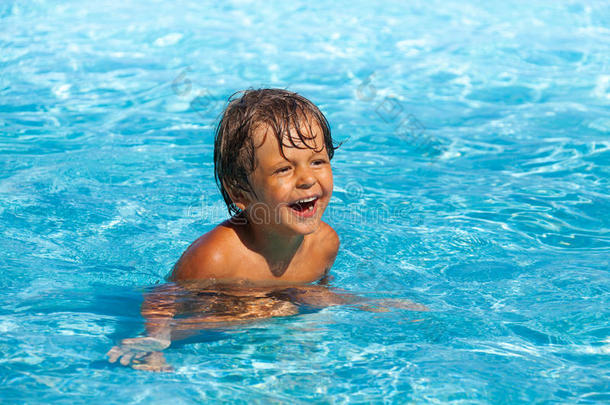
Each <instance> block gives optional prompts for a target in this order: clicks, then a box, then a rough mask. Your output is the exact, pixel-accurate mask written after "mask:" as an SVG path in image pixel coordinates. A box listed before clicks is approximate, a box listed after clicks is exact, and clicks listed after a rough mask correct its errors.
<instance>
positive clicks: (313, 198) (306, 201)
mask: <svg viewBox="0 0 610 405" xmlns="http://www.w3.org/2000/svg"><path fill="white" fill-rule="evenodd" d="M315 199H316V197H310V198H305V199H303V200H299V201H297V203H298V204H305V203H308V202H311V201H313V200H315Z"/></svg>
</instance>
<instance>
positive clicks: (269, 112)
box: [214, 89, 336, 215]
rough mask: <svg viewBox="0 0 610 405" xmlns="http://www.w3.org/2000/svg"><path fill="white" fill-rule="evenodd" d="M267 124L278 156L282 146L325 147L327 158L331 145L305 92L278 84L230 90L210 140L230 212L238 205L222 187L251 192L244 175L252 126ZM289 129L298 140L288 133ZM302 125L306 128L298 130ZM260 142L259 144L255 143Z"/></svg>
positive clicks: (251, 162)
mask: <svg viewBox="0 0 610 405" xmlns="http://www.w3.org/2000/svg"><path fill="white" fill-rule="evenodd" d="M313 125H319V127H320V128H321V129H322V134H323V137H324V145H316V144H315V141H314V139H315V136H314V133H313V131H312V127H313ZM261 126H267V127H268V128H269V129H270V132H272V133H273V135H275V137H276V138H277V140H278V144H279V145H280V153H281V155H282V156H284V157H285V155H284V149H283V148H285V147H289V148H299V149H305V148H309V149H312V150H315V151H316V152H319V151H321V150H322V149H323V148H324V147H326V152H327V153H328V158H329V159H332V157H333V155H334V152H335V149H336V146H335V145H334V143H333V139H332V137H331V134H330V126H329V124H328V121H327V120H326V117H325V116H324V114H322V112H321V111H320V110H319V109H318V107H316V106H315V105H314V104H313V103H312V102H311V101H309V100H307V99H306V98H305V97H303V96H300V95H298V94H297V93H293V92H291V91H287V90H282V89H258V90H244V91H240V92H237V93H235V94H233V95H232V96H231V97H230V98H229V103H228V105H227V107H226V108H225V110H224V112H223V114H222V117H221V119H220V122H219V123H218V127H217V128H216V135H215V139H214V175H215V177H216V183H217V184H218V188H219V189H220V192H221V194H222V198H224V200H225V203H226V204H227V208H228V210H229V213H230V214H231V215H233V214H236V213H238V212H239V211H240V210H239V208H237V206H236V205H235V204H234V203H233V201H232V200H231V197H230V196H229V193H228V192H227V189H226V187H229V188H231V189H238V190H242V191H244V192H251V193H253V192H254V190H252V186H251V185H250V181H249V180H248V176H249V175H250V174H251V173H252V172H253V171H254V169H255V168H256V147H257V145H255V144H254V140H253V134H254V131H255V130H256V129H257V128H259V127H261ZM291 128H294V130H295V132H296V134H297V136H298V138H299V140H300V142H298V141H297V142H295V141H296V139H293V137H292V136H290V129H291ZM304 128H306V129H307V131H306V132H307V133H304V132H303V129H304ZM258 146H260V145H258Z"/></svg>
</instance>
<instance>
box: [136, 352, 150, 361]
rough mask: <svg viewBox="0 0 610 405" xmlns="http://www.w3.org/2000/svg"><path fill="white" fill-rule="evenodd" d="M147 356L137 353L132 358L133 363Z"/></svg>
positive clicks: (143, 353)
mask: <svg viewBox="0 0 610 405" xmlns="http://www.w3.org/2000/svg"><path fill="white" fill-rule="evenodd" d="M147 354H148V352H138V353H136V354H135V355H134V356H133V359H134V361H135V360H137V359H141V358H142V357H144V356H146V355H147Z"/></svg>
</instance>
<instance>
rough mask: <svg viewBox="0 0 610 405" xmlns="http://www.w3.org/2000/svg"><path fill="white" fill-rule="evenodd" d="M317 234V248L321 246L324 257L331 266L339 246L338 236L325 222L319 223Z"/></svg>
mask: <svg viewBox="0 0 610 405" xmlns="http://www.w3.org/2000/svg"><path fill="white" fill-rule="evenodd" d="M317 233H318V240H317V244H318V245H319V246H322V248H323V251H324V252H325V253H326V257H327V258H328V260H329V262H330V264H331V265H332V263H333V262H334V261H335V258H336V257H337V252H338V251H339V246H340V245H341V241H340V240H339V235H337V232H336V231H335V230H334V229H333V228H332V227H331V226H330V225H328V224H327V223H326V222H321V224H320V228H319V229H318V232H317Z"/></svg>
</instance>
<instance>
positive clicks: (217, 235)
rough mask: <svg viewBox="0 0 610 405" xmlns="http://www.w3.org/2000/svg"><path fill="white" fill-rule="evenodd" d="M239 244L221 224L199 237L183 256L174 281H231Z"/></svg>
mask: <svg viewBox="0 0 610 405" xmlns="http://www.w3.org/2000/svg"><path fill="white" fill-rule="evenodd" d="M240 243H241V242H240V241H239V238H238V236H237V235H236V233H235V231H234V230H233V229H232V228H231V227H227V226H225V224H220V225H218V226H217V227H215V228H214V229H212V230H211V231H210V232H208V233H206V234H205V235H202V236H201V237H199V238H198V239H197V240H196V241H195V242H193V243H192V244H191V245H190V246H189V247H188V248H187V249H186V250H185V251H184V253H183V254H182V256H181V257H180V259H179V260H178V262H177V263H176V265H175V266H174V269H173V271H172V274H171V275H170V277H169V278H170V280H171V281H182V280H202V279H212V278H214V279H225V278H231V276H232V275H233V274H232V269H234V268H235V265H234V261H235V258H236V256H237V255H235V249H239V245H240Z"/></svg>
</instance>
